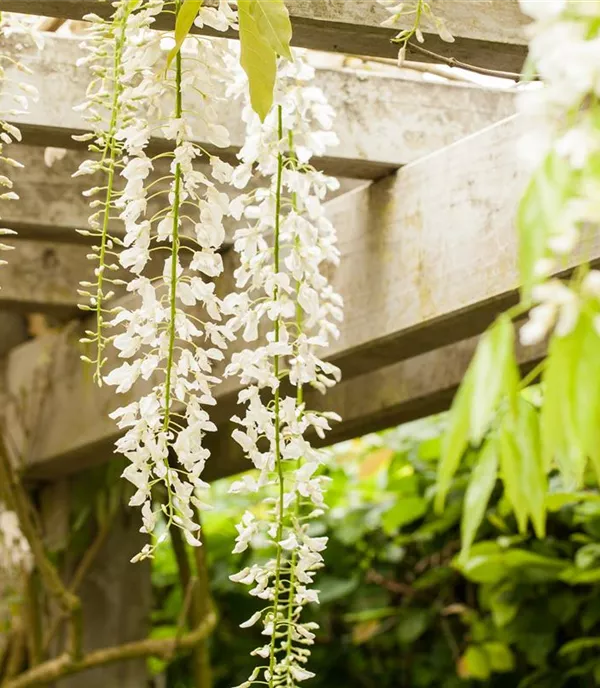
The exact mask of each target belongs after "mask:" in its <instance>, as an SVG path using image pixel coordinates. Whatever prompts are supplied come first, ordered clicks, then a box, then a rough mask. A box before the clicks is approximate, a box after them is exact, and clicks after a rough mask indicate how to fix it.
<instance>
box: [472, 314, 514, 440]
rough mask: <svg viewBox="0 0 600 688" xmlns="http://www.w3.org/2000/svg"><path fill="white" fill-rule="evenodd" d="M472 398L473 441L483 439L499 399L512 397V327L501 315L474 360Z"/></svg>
mask: <svg viewBox="0 0 600 688" xmlns="http://www.w3.org/2000/svg"><path fill="white" fill-rule="evenodd" d="M472 368H473V373H472V375H473V400H472V403H471V426H470V436H471V441H472V442H473V444H475V445H478V444H479V443H480V442H481V440H482V439H483V437H484V435H485V433H486V431H487V430H488V428H489V425H490V423H491V421H492V419H493V417H494V413H495V412H496V410H497V406H498V403H499V401H500V399H501V398H502V397H503V396H505V397H510V398H511V399H512V398H513V397H514V395H515V393H516V386H517V372H516V371H517V366H516V362H515V355H514V327H513V324H512V322H511V321H510V318H508V317H507V316H506V315H504V316H501V317H500V318H499V319H498V320H497V321H496V323H495V324H494V325H493V326H492V327H491V328H490V329H489V330H488V331H487V332H486V333H485V335H484V336H483V338H482V340H481V342H480V344H479V346H478V347H477V353H476V354H475V359H474V360H473V365H472Z"/></svg>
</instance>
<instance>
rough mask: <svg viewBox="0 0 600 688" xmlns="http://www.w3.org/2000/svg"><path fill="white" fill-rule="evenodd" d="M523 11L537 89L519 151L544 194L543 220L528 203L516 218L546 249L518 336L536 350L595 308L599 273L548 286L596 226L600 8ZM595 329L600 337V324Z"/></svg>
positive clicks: (599, 218) (552, 0)
mask: <svg viewBox="0 0 600 688" xmlns="http://www.w3.org/2000/svg"><path fill="white" fill-rule="evenodd" d="M520 5H521V9H522V10H523V11H524V12H525V13H526V14H529V15H530V16H531V17H532V18H533V19H534V22H533V23H532V24H531V25H530V27H528V30H529V32H530V60H531V63H532V65H533V66H534V68H535V70H536V71H537V73H538V74H539V76H540V78H541V81H542V84H536V85H534V86H533V87H532V86H529V87H528V88H527V89H524V90H523V92H522V93H521V94H520V97H519V108H520V110H521V112H522V114H523V116H524V117H525V118H527V120H528V121H529V123H530V126H529V128H528V133H527V134H526V136H525V137H524V138H523V140H522V141H521V142H520V149H519V150H520V153H521V155H522V156H523V158H524V159H525V160H526V162H527V163H528V164H529V165H530V166H531V167H533V168H535V170H536V171H535V173H534V174H535V175H536V180H537V181H536V182H535V183H536V184H537V188H542V187H547V189H548V191H547V193H546V196H544V198H545V199H546V200H545V205H546V206H547V207H546V208H544V210H543V212H542V213H538V212H537V211H535V208H534V209H533V210H532V211H531V212H529V211H528V210H527V207H528V204H529V203H530V201H529V199H528V197H527V196H526V197H525V199H524V201H523V203H524V208H523V211H522V213H521V214H522V216H524V217H526V216H528V215H530V216H531V217H532V221H533V222H535V223H536V226H531V227H528V228H527V231H532V232H533V231H535V232H536V233H538V234H539V235H540V236H541V237H542V239H541V241H542V243H543V256H542V258H541V259H540V260H539V261H538V262H537V264H536V265H535V273H536V279H537V281H538V284H537V286H535V287H534V288H533V293H532V297H533V302H534V308H533V309H532V311H531V313H530V318H529V321H528V322H527V323H526V325H524V326H523V328H522V329H521V341H522V343H523V344H525V345H533V344H538V343H540V342H542V341H543V340H544V339H545V338H546V337H547V336H548V335H549V334H550V333H552V332H554V333H555V334H557V335H558V336H565V335H567V334H569V333H570V332H571V331H573V329H574V328H575V327H576V325H577V323H578V321H579V315H580V313H581V311H582V308H583V307H584V306H585V304H586V303H595V304H596V305H598V304H600V289H599V282H600V273H597V272H595V271H591V272H589V273H588V274H583V275H580V276H579V277H578V278H577V279H574V280H571V281H570V282H568V283H567V282H561V281H560V280H558V279H550V276H551V275H552V273H554V272H557V271H558V270H560V269H561V267H564V266H566V261H567V259H568V258H569V256H572V254H573V252H574V251H575V249H576V248H577V246H578V245H579V243H580V241H581V239H582V237H583V234H584V233H585V232H588V233H589V232H593V231H595V230H597V228H598V226H599V224H600V202H599V201H598V199H599V198H600V176H599V175H598V173H597V171H596V170H597V169H598V162H600V107H599V106H598V96H599V95H600V31H599V29H598V17H599V16H600V2H598V0H590V1H589V2H568V1H567V0H546V1H545V2H538V1H537V0H520ZM550 199H552V200H550ZM534 202H536V201H534ZM550 203H551V204H552V205H550ZM544 214H545V216H544ZM596 323H597V329H598V331H599V333H600V319H596Z"/></svg>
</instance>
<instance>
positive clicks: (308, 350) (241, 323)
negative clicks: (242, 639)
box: [223, 56, 342, 688]
mask: <svg viewBox="0 0 600 688" xmlns="http://www.w3.org/2000/svg"><path fill="white" fill-rule="evenodd" d="M313 75H314V70H313V69H312V68H311V67H310V66H308V65H307V64H306V63H305V62H304V61H303V60H302V59H301V57H300V56H296V59H295V61H294V63H292V64H285V65H284V66H282V67H280V72H279V81H278V86H277V89H276V96H275V107H274V109H273V110H272V111H271V113H270V114H269V115H268V116H267V118H266V120H265V122H264V124H262V125H261V123H260V121H259V119H258V117H257V116H256V115H255V114H254V113H253V112H252V111H251V109H250V107H249V106H248V105H246V107H245V109H244V119H245V121H246V123H247V135H246V144H245V146H244V147H243V149H242V151H241V153H240V158H241V162H242V164H241V165H240V166H239V167H238V168H237V169H236V170H235V172H234V174H233V183H234V185H236V186H237V187H238V188H242V187H244V186H245V184H246V183H247V181H248V180H249V178H250V174H251V172H252V170H253V169H257V170H258V172H259V173H260V174H262V175H263V176H264V177H266V178H267V179H269V180H270V183H269V186H268V187H267V188H258V189H256V190H254V191H252V192H250V193H247V194H245V195H243V196H241V197H239V198H238V199H236V200H235V201H234V203H233V210H234V212H235V213H236V215H237V217H238V218H240V219H242V218H243V219H244V220H245V221H246V222H247V223H248V224H247V226H244V227H243V228H242V229H240V230H239V231H238V232H237V233H236V235H235V250H236V252H237V253H238V255H239V262H240V264H239V267H238V268H237V270H236V271H235V278H236V285H237V287H238V289H239V291H238V292H237V293H233V294H230V295H228V296H227V297H226V298H225V299H224V303H223V312H224V313H226V314H227V315H228V316H229V317H230V320H229V323H230V325H231V327H232V329H233V330H234V331H240V332H241V333H242V339H243V340H244V341H245V342H247V343H248V344H249V345H250V346H249V348H247V349H245V350H243V351H241V352H237V353H234V354H233V356H232V360H231V363H230V364H229V365H228V366H227V369H226V372H225V374H226V376H233V375H235V376H238V377H239V380H240V383H241V386H242V387H243V390H242V391H241V392H240V394H239V402H240V403H241V404H243V405H244V406H245V407H246V414H245V416H244V417H237V416H236V417H234V418H233V419H232V420H233V422H234V423H235V424H237V425H238V426H239V427H238V429H236V430H235V431H234V432H233V438H234V439H235V440H236V441H237V442H238V443H239V444H240V446H241V447H242V449H243V450H244V452H245V454H246V455H247V457H248V458H249V459H250V461H251V462H252V465H253V466H254V467H255V468H256V469H258V476H257V477H250V476H249V475H247V476H245V477H244V478H242V479H241V480H239V481H237V482H236V483H234V484H233V485H232V487H231V490H232V491H233V492H250V493H256V494H259V493H260V494H266V495H267V497H266V500H265V501H266V502H267V504H268V505H269V509H268V514H267V516H266V518H264V519H262V518H261V519H259V518H256V517H255V515H254V514H253V513H251V512H248V513H246V514H245V515H244V518H243V520H242V522H241V523H240V525H238V527H237V528H238V537H237V540H236V547H235V549H234V552H235V553H241V552H244V551H245V550H246V549H247V548H248V546H249V545H250V544H252V543H254V542H255V541H257V540H258V541H262V542H265V543H267V547H269V548H270V549H271V551H272V555H273V556H272V558H270V559H269V560H267V561H266V563H265V564H264V565H256V564H255V565H252V566H250V567H248V568H245V569H244V570H242V571H241V572H240V573H238V574H236V575H234V576H232V580H234V581H236V582H239V583H242V584H244V585H248V586H251V590H250V594H251V595H253V596H255V597H257V598H258V599H260V600H263V601H264V603H266V606H264V607H263V609H262V610H260V611H258V612H256V613H255V614H254V615H253V616H252V617H251V618H250V619H249V620H248V621H247V622H246V623H244V624H243V626H244V627H246V626H250V625H254V624H255V623H257V622H258V621H260V620H262V623H263V627H264V628H263V634H264V635H265V636H266V644H265V645H263V646H261V647H259V648H257V649H256V650H255V651H254V653H253V654H255V655H256V656H257V657H259V658H260V659H263V660H264V662H262V663H261V664H260V665H259V666H258V667H257V668H256V670H255V671H254V673H253V674H252V676H250V678H249V679H248V681H247V682H245V683H244V684H242V685H243V686H245V687H247V686H250V685H252V684H254V683H263V684H264V683H266V684H267V685H269V686H270V687H271V688H274V687H275V686H295V685H297V684H298V683H300V682H301V681H304V680H305V679H308V678H311V677H312V676H313V674H312V672H310V671H309V670H308V669H307V668H306V662H307V660H308V657H309V655H310V650H309V648H310V645H312V644H313V642H314V637H315V636H314V630H315V628H316V627H317V626H316V624H314V623H311V622H302V620H301V613H302V610H303V608H304V607H305V606H306V605H307V604H310V603H315V602H318V591H317V590H315V589H314V588H313V583H314V577H315V574H316V572H317V571H318V570H319V569H320V568H321V566H322V565H323V557H322V551H323V550H324V549H325V547H326V544H327V538H323V537H315V536H313V535H312V534H311V527H310V526H311V519H312V518H313V517H315V516H317V515H318V514H320V513H322V510H323V509H324V508H325V505H324V501H323V488H324V479H323V478H322V477H320V476H319V467H320V465H321V464H322V462H323V456H322V453H321V452H320V451H318V450H316V449H314V448H313V447H312V446H311V443H310V439H309V437H310V435H309V434H310V433H312V434H316V435H318V436H319V437H321V438H323V437H324V436H325V432H326V431H327V430H328V429H329V422H330V421H331V420H336V419H338V418H337V416H336V415H335V414H328V413H316V412H312V411H310V410H309V409H308V408H307V407H306V404H305V402H304V389H305V388H306V387H309V386H311V387H314V388H316V389H318V390H320V391H325V390H326V389H327V388H328V387H331V386H332V385H333V384H335V382H336V381H337V380H338V379H339V371H338V369H337V368H335V367H334V366H333V365H331V364H330V363H327V362H326V361H323V360H322V359H321V357H320V355H322V352H323V351H324V350H326V349H327V347H328V346H329V344H330V342H331V340H332V339H334V338H336V337H337V336H338V324H339V322H340V321H341V319H342V302H341V299H340V297H339V296H337V295H336V294H335V293H334V291H333V290H332V288H331V286H330V284H329V282H328V279H327V277H326V276H325V274H324V272H323V268H324V267H325V266H326V265H328V264H329V265H336V264H337V262H338V260H339V253H338V250H337V248H336V233H335V230H334V228H333V226H332V224H331V222H330V221H329V220H328V219H327V217H326V216H325V212H324V207H323V199H324V198H325V195H326V193H327V191H328V190H329V189H333V188H336V187H337V181H336V180H334V179H331V178H329V177H326V176H325V175H323V174H322V173H320V172H317V171H316V170H315V169H314V168H312V167H311V166H310V159H311V157H312V156H313V155H315V154H317V155H323V154H324V153H325V151H326V149H327V147H328V146H329V145H331V144H334V143H336V137H335V135H334V134H333V133H332V132H331V131H330V129H331V126H332V122H333V117H334V113H333V111H332V109H331V108H330V106H329V105H328V104H327V101H326V99H325V97H324V95H323V93H322V92H321V91H320V90H319V89H318V88H316V87H314V86H312V85H310V80H311V79H312V78H313ZM242 88H243V84H242ZM261 335H262V337H261ZM265 335H266V337H265ZM259 337H260V338H261V339H263V343H260V344H257V342H258V341H259ZM265 339H266V341H265ZM288 388H291V389H290V391H291V392H292V393H290V392H286V389H288ZM294 390H295V393H293V391H294Z"/></svg>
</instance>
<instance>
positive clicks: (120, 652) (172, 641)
mask: <svg viewBox="0 0 600 688" xmlns="http://www.w3.org/2000/svg"><path fill="white" fill-rule="evenodd" d="M216 621H217V617H216V615H215V613H214V612H213V611H211V612H210V613H209V614H208V615H207V616H206V618H205V619H204V620H203V621H202V622H201V623H200V624H198V626H197V627H196V628H195V629H194V630H193V631H191V632H190V633H186V634H185V635H183V636H181V637H180V638H177V637H172V638H148V639H146V640H139V641H136V642H132V643H127V644H125V645H120V646H117V647H109V648H105V649H102V650H96V651H94V652H90V653H89V654H87V655H85V656H84V657H82V658H81V659H79V660H75V659H73V658H72V656H71V655H69V654H65V655H62V656H61V657H57V658H56V659H52V660H50V661H48V662H44V663H43V664H40V665H38V666H37V667H34V668H33V669H30V670H29V671H26V672H25V673H23V674H21V675H20V676H18V677H17V678H15V679H13V680H11V681H5V682H4V683H3V684H2V688H30V687H31V686H40V685H44V684H46V683H50V682H52V681H56V680H57V679H60V678H64V677H65V676H71V675H73V674H78V673H80V672H82V671H87V670H88V669H95V668H96V667H100V666H106V665H108V664H114V663H116V662H123V661H125V660H130V659H141V658H144V657H158V658H161V659H164V660H170V659H172V658H173V657H174V656H176V655H177V654H181V653H183V652H186V651H188V650H192V649H193V648H195V647H196V645H197V644H198V643H200V642H202V641H203V640H204V639H205V638H206V637H207V636H208V635H210V633H211V632H212V630H213V628H214V627H215V624H216Z"/></svg>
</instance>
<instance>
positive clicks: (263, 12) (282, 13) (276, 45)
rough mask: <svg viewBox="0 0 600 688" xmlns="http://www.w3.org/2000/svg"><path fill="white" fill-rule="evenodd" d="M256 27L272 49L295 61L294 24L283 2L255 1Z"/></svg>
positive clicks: (272, 0) (281, 0) (279, 0)
mask: <svg viewBox="0 0 600 688" xmlns="http://www.w3.org/2000/svg"><path fill="white" fill-rule="evenodd" d="M252 10H253V15H254V20H255V22H256V26H257V27H258V30H259V32H260V34H261V36H262V37H263V38H264V40H265V41H266V42H267V43H268V44H269V45H270V46H271V48H272V49H273V50H274V51H275V52H276V53H277V55H280V56H281V57H285V58H286V59H288V60H290V61H291V60H293V57H292V51H291V50H290V41H291V40H292V23H291V21H290V15H289V12H288V10H287V7H286V6H285V3H284V1H283V0H254V4H253V6H252Z"/></svg>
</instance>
